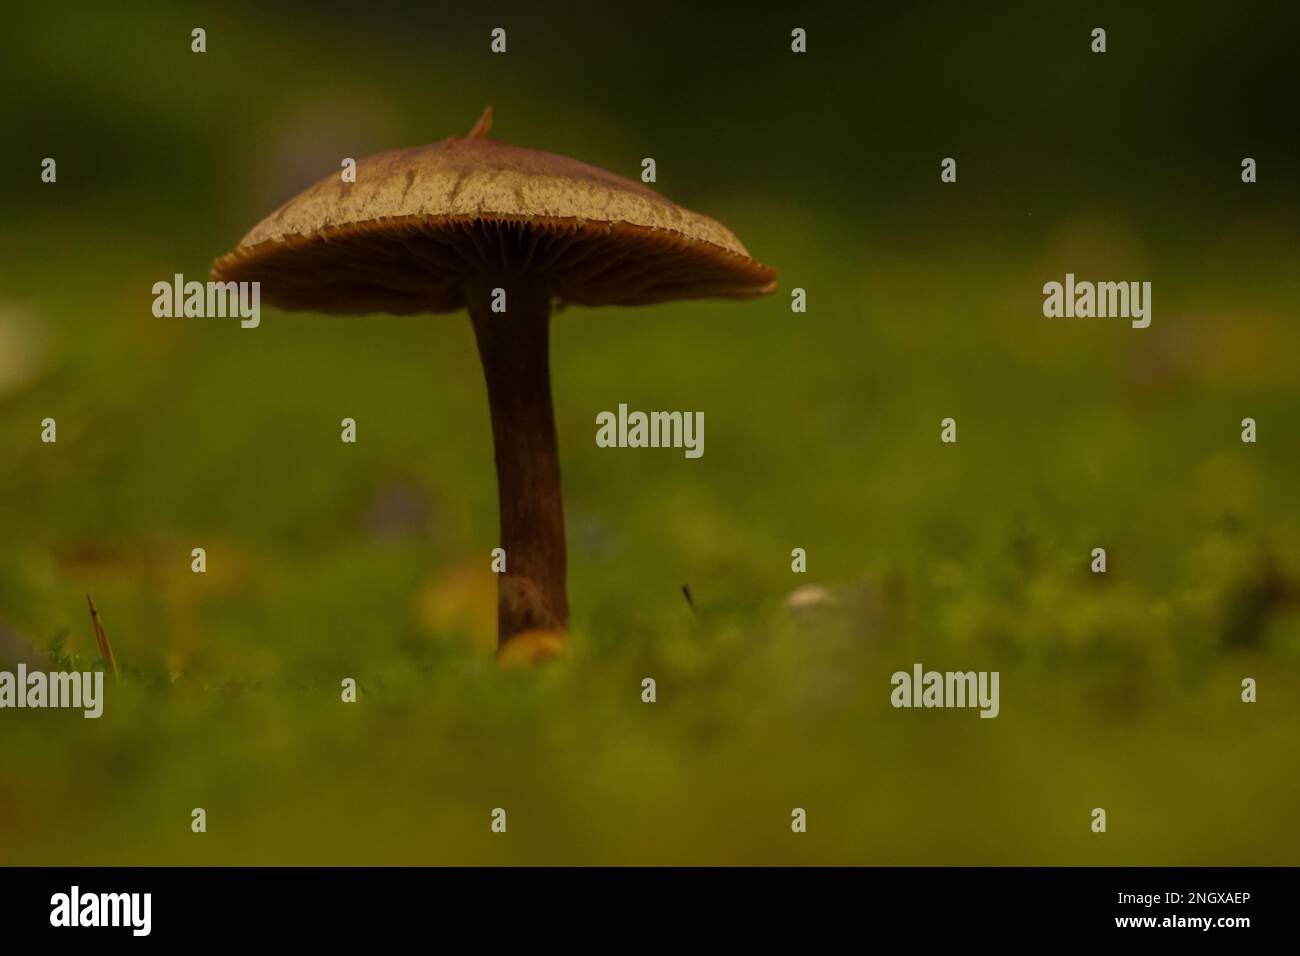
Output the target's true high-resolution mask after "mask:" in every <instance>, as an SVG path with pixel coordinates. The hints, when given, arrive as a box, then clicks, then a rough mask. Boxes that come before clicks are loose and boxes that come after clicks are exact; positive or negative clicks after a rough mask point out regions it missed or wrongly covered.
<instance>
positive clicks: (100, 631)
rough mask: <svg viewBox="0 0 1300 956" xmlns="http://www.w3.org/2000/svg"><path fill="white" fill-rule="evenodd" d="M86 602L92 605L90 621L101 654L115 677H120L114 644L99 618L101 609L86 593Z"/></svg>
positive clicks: (115, 678)
mask: <svg viewBox="0 0 1300 956" xmlns="http://www.w3.org/2000/svg"><path fill="white" fill-rule="evenodd" d="M86 603H87V604H89V605H90V623H91V624H92V625H94V628H95V641H96V642H97V643H98V644H99V656H100V657H102V658H104V663H106V664H108V666H109V667H111V668H112V669H113V679H114V680H117V679H118V673H117V658H115V657H114V656H113V645H112V644H110V643H108V635H107V634H105V633H104V624H103V622H102V621H100V619H99V611H98V610H96V608H95V602H94V601H92V600H91V599H90V595H89V594H87V595H86Z"/></svg>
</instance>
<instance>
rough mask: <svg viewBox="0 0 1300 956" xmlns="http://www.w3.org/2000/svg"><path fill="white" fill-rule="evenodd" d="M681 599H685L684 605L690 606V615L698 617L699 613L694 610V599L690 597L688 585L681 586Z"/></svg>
mask: <svg viewBox="0 0 1300 956" xmlns="http://www.w3.org/2000/svg"><path fill="white" fill-rule="evenodd" d="M682 597H684V598H686V603H687V604H688V605H690V608H691V613H692V614H694V615H695V616H696V617H699V616H700V612H699V611H697V610H696V609H695V598H693V597H691V586H690V585H689V584H683V585H682Z"/></svg>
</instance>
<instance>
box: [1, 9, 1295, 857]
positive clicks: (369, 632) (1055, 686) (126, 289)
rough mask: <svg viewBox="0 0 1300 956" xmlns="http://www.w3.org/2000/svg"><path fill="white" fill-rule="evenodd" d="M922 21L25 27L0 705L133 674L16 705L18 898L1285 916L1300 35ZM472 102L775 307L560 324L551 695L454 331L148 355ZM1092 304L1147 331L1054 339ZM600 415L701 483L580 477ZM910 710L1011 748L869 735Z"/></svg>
mask: <svg viewBox="0 0 1300 956" xmlns="http://www.w3.org/2000/svg"><path fill="white" fill-rule="evenodd" d="M842 6H843V7H845V8H847V6H848V5H847V4H845V5H842ZM897 6H898V8H897V9H889V10H867V11H856V12H855V11H850V10H848V9H837V7H836V6H831V5H826V6H822V7H818V6H801V7H798V8H794V7H791V8H789V9H784V10H782V9H779V8H777V7H775V6H773V7H767V8H764V9H761V10H754V9H745V8H744V7H741V6H729V5H707V6H706V5H701V4H684V3H680V4H679V3H658V4H654V5H651V6H644V5H643V6H637V7H634V8H628V9H617V8H614V7H611V6H609V5H590V6H582V5H569V6H567V7H565V8H564V9H563V10H562V11H561V10H558V9H557V10H550V11H547V10H542V9H540V8H539V7H538V6H537V5H528V6H524V5H517V8H515V9H511V8H510V7H509V6H508V5H496V6H495V9H494V10H493V11H492V12H490V13H489V12H480V11H477V10H473V11H471V10H468V9H466V5H462V4H437V3H435V4H419V5H415V4H412V5H410V6H409V7H405V6H388V5H385V4H378V3H369V4H351V3H347V4H345V3H327V4H317V3H313V4H307V3H301V4H288V5H280V6H272V5H268V4H251V3H250V4H243V3H222V4H213V3H209V4H195V5H190V6H185V5H176V6H174V7H172V8H171V9H169V10H167V11H161V10H155V11H146V10H144V9H136V10H130V9H116V10H114V9H108V8H107V6H106V5H103V4H98V3H89V2H85V3H72V4H62V5H58V6H57V7H55V6H46V5H40V6H37V5H27V6H23V7H14V8H11V9H7V10H6V12H5V24H4V28H3V30H0V90H3V93H0V131H2V135H0V141H2V142H3V148H2V149H0V210H2V211H0V222H2V223H3V227H2V228H0V254H2V259H0V261H2V262H3V266H0V659H2V658H4V657H6V656H7V657H8V658H9V659H14V658H17V657H19V656H26V657H28V658H31V659H34V660H43V661H44V662H46V663H47V664H49V666H52V667H53V666H67V665H75V666H82V667H91V666H99V665H98V654H97V652H96V649H95V642H94V637H93V632H92V630H91V623H90V620H89V616H88V614H87V613H86V607H85V594H86V593H87V592H89V593H91V594H93V595H94V598H95V601H96V603H97V605H98V607H99V610H100V613H101V615H102V617H103V621H104V624H105V627H106V629H107V632H108V635H109V638H110V640H111V641H112V643H113V647H114V649H115V652H116V654H117V657H118V660H119V661H120V663H121V665H122V669H123V674H122V679H121V681H120V682H119V683H117V684H112V682H111V681H110V686H109V691H108V693H109V696H108V700H107V705H106V710H105V715H104V717H103V718H102V719H100V720H98V721H88V720H83V719H82V717H81V715H80V713H75V712H57V711H43V712H41V711H37V712H33V711H0V864H109V863H115V864H122V863H129V864H147V863H181V864H189V863H195V864H197V863H219V864H236V863H255V864H269V863H302V864H334V863H338V864H344V863H347V864H362V863H371V864H388V863H402V864H423V863H534V864H536V863H652V864H661V863H706V864H707V863H745V864H766V863H867V864H932V863H956V864H966V863H993V864H1004V863H1006V864H1009V863H1031V864H1056V863H1082V864H1104V863H1151V864H1192V863H1198V864H1214V863H1217V864H1229V863H1231V864H1292V865H1294V864H1297V863H1300V829H1298V828H1297V826H1296V822H1295V818H1294V812H1295V807H1296V806H1297V803H1298V802H1300V762H1298V761H1297V759H1296V756H1297V752H1298V749H1300V727H1298V724H1297V720H1298V716H1297V708H1296V700H1297V693H1298V692H1300V633H1298V632H1300V603H1298V602H1300V504H1298V503H1297V500H1296V476H1297V474H1298V473H1300V441H1297V438H1298V437H1300V416H1298V415H1297V397H1298V396H1300V383H1298V381H1297V374H1296V370H1297V357H1298V356H1300V351H1298V349H1300V327H1298V325H1297V322H1296V313H1297V302H1300V269H1297V267H1296V266H1297V251H1298V243H1297V221H1298V220H1297V211H1298V207H1300V203H1298V202H1297V198H1298V197H1300V168H1298V164H1297V162H1296V157H1297V155H1300V154H1298V152H1297V146H1298V142H1297V140H1298V138H1300V133H1298V129H1297V125H1296V123H1295V95H1294V94H1295V80H1294V53H1295V40H1294V37H1295V31H1296V27H1297V23H1296V17H1295V16H1294V15H1293V14H1289V13H1287V12H1285V10H1286V8H1285V6H1284V5H1282V4H1277V5H1271V6H1270V5H1252V4H1236V5H1233V6H1232V7H1226V6H1205V7H1200V8H1198V7H1196V6H1194V5H1190V6H1179V7H1177V8H1174V7H1167V8H1161V9H1159V10H1152V11H1145V12H1143V11H1138V10H1133V9H1130V5H1129V4H1093V3H1089V4H1081V3H1079V4H1066V5H1058V4H1053V5H1051V9H1042V10H1033V9H1028V8H1027V7H1026V6H1023V5H1019V4H1015V5H1008V6H1007V7H1005V8H1001V9H983V8H982V5H979V8H977V6H976V5H969V8H967V7H963V6H935V5H925V7H924V9H916V10H913V9H903V7H904V6H906V5H897ZM918 6H919V5H918ZM1042 6H1044V7H1046V6H1047V5H1042ZM196 26H202V27H203V28H205V29H206V31H207V44H208V52H207V53H205V54H202V55H196V54H193V53H191V52H190V30H191V29H192V28H194V27H196ZM496 26H502V27H505V28H506V29H507V31H508V44H509V46H508V49H509V52H508V53H507V54H506V55H504V56H494V55H492V54H491V53H490V52H489V50H488V42H489V32H490V30H491V29H492V28H493V27H496ZM796 26H800V27H803V28H805V29H806V30H807V31H808V37H809V39H808V46H809V52H808V53H807V54H806V55H803V56H796V55H794V54H792V53H791V52H790V49H789V37H790V30H791V29H792V28H793V27H796ZM1095 26H1102V27H1105V28H1106V29H1107V31H1108V47H1109V49H1108V52H1107V53H1106V54H1104V55H1094V54H1092V53H1091V52H1090V51H1089V33H1090V31H1091V29H1092V28H1093V27H1095ZM488 103H491V104H492V105H493V106H494V108H495V113H496V123H495V127H494V135H496V136H497V137H498V138H500V139H503V140H505V141H508V142H513V143H518V144H520V145H525V146H530V147H535V148H540V149H547V150H551V151H554V152H558V153H563V154H566V155H571V156H575V157H577V158H579V159H582V160H585V161H588V162H591V163H594V164H596V165H599V166H602V167H605V168H608V169H611V170H613V171H615V172H619V173H621V174H623V175H625V176H629V177H633V178H635V177H636V176H637V175H638V174H639V171H640V161H641V159H642V157H645V156H653V157H654V158H655V159H656V161H657V164H658V175H659V179H658V183H657V188H658V189H659V190H660V191H662V192H663V193H664V194H666V195H667V196H669V197H670V198H672V199H674V200H675V201H677V202H680V203H682V204H683V205H686V206H689V207H691V208H694V209H697V210H699V211H701V212H704V213H706V214H708V215H711V216H714V217H716V218H718V219H720V220H722V221H723V222H725V223H727V224H728V225H729V226H730V227H731V228H732V229H734V230H735V232H736V233H737V234H738V235H739V236H740V238H741V239H742V241H743V242H744V243H745V244H746V245H747V246H748V247H749V249H750V251H751V252H752V253H753V254H754V255H755V256H756V257H757V258H759V259H761V260H763V261H764V262H767V263H770V264H772V265H774V266H776V267H777V268H778V269H779V271H780V286H781V287H780V289H779V290H778V291H777V293H776V294H775V295H773V296H770V297H768V298H766V299H764V300H760V301H756V302H748V303H735V302H693V303H677V304H671V305H664V306H656V307H649V308H642V309H602V310H582V309H569V310H565V311H564V312H562V313H561V314H560V315H559V316H558V317H557V319H556V321H555V324H554V330H553V342H552V360H551V361H552V370H553V381H554V387H555V392H556V394H555V400H556V414H557V419H558V422H557V424H558V427H559V432H560V441H561V457H562V461H563V468H564V481H565V493H566V509H567V520H568V532H569V555H570V572H569V573H570V581H569V589H570V600H571V604H572V608H573V615H574V652H573V654H572V656H571V658H570V659H569V660H568V661H567V662H565V663H562V664H559V665H556V666H552V667H549V668H546V669H544V670H542V671H539V672H533V673H513V672H511V673H502V672H500V671H498V669H497V668H496V666H495V664H494V660H493V656H492V652H491V644H492V641H493V629H494V627H493V625H494V621H493V618H494V591H495V578H494V576H493V575H492V573H491V571H490V569H489V552H490V550H491V549H492V548H493V547H494V546H495V544H496V532H497V513H496V487H495V478H494V472H493V465H492V454H491V441H490V429H489V423H488V412H487V402H486V397H485V393H484V386H483V382H482V377H481V370H480V368H479V363H478V360H477V357H476V353H475V348H474V341H473V336H472V334H471V330H470V326H469V322H468V320H467V319H466V318H465V317H464V316H441V317H436V318H435V317H405V318H394V317H385V316H367V317H355V318H353V317H325V316H318V315H311V314H301V313H281V312H277V311H275V310H273V309H270V308H267V309H265V310H264V314H263V319H262V326H261V327H260V328H258V329H256V330H242V329H240V328H239V327H238V323H237V322H235V321H231V320H221V319H170V320H169V319H156V318H154V317H153V316H152V314H151V311H150V307H151V304H152V293H151V286H152V284H153V283H154V282H156V281H159V280H169V279H170V277H171V276H172V275H173V274H174V273H176V272H181V273H183V274H184V275H185V276H186V277H187V278H198V279H203V278H206V273H207V270H208V267H209V265H210V264H211V261H212V260H213V259H214V258H215V257H217V256H218V255H220V254H222V253H224V252H226V251H227V250H228V249H230V248H231V247H233V245H234V244H235V243H236V242H237V241H238V239H239V238H240V237H241V236H242V235H243V234H244V232H245V231H246V230H247V229H248V228H250V227H251V226H252V225H253V224H254V223H255V222H256V221H257V220H259V219H260V218H261V217H262V216H263V215H265V214H266V213H268V212H269V211H271V210H272V209H273V208H274V207H275V206H276V205H277V204H279V203H280V202H282V201H283V200H285V199H287V198H288V197H289V196H291V195H292V194H294V193H295V192H296V191H298V190H299V189H301V188H303V187H304V186H306V185H308V184H310V183H311V182H314V181H315V180H317V179H320V178H322V177H324V176H326V175H331V174H337V171H338V168H339V162H340V159H341V158H342V157H344V156H352V157H360V156H364V155H367V154H369V153H372V152H376V151H379V150H383V149H390V148H395V147H400V146H408V145H415V144H419V143H425V142H430V141H433V140H436V139H441V138H443V137H445V136H448V135H453V134H462V133H464V132H465V131H467V130H468V129H469V127H470V125H471V124H472V123H473V122H474V120H475V118H476V117H477V116H478V115H479V113H480V112H481V110H482V108H483V107H484V105H486V104H488ZM46 156H51V157H54V158H56V159H57V162H58V182H57V184H56V185H46V184H42V183H41V182H40V175H39V174H40V163H41V160H42V159H43V158H44V157H46ZM946 156H953V157H955V158H956V159H957V160H958V182H957V183H956V184H955V185H941V184H940V182H939V162H940V160H941V159H942V158H943V157H946ZM1244 156H1251V157H1254V158H1255V159H1256V160H1257V161H1258V164H1259V182H1258V183H1256V184H1254V185H1249V186H1247V185H1243V184H1242V183H1241V181H1240V162H1241V159H1242V157H1244ZM1067 271H1068V272H1074V273H1076V274H1077V275H1078V276H1079V278H1080V279H1094V280H1150V281H1151V282H1152V283H1153V321H1152V325H1151V327H1150V328H1149V329H1146V330H1137V329H1131V328H1129V326H1128V323H1127V322H1124V321H1121V320H1112V319H1093V320H1083V319H1080V320H1049V319H1045V318H1044V317H1043V315H1042V312H1041V307H1042V294H1041V287H1042V284H1043V283H1044V282H1047V281H1049V280H1053V279H1055V280H1057V281H1060V280H1061V279H1062V278H1063V276H1064V274H1065V273H1066V272H1067ZM796 286H798V287H802V288H805V289H807V291H808V312H807V313H806V314H803V315H796V314H792V313H791V311H790V299H789V295H790V291H789V290H790V289H791V288H793V287H796ZM620 402H627V403H628V404H629V406H630V407H631V408H634V409H643V410H651V409H688V410H701V411H703V412H704V413H705V418H706V426H707V427H706V432H705V435H706V445H705V454H704V457H703V458H701V459H699V460H688V459H686V458H684V457H683V456H682V454H681V453H680V452H677V451H655V450H627V451H619V452H612V451H609V450H602V449H598V448H597V447H596V446H595V443H594V435H595V416H596V414H597V412H599V411H602V410H606V409H614V408H616V407H617V405H618V403H620ZM47 416H48V417H53V418H55V419H57V422H58V442H57V444H55V445H47V444H42V443H41V442H40V440H39V436H40V422H41V420H42V419H43V418H45V417H47ZM345 416H350V417H354V418H355V419H356V420H357V422H358V438H359V440H358V443H357V444H356V445H345V444H343V443H341V442H340V441H339V421H340V419H341V418H343V417H345ZM947 416H951V417H953V418H955V419H956V420H957V423H958V436H959V441H958V443H957V444H956V445H942V444H940V442H939V422H940V420H941V419H942V418H944V417H947ZM1246 416H1251V417H1254V418H1255V419H1256V420H1257V421H1258V423H1259V442H1258V443H1257V444H1255V445H1246V444H1243V443H1242V442H1241V441H1240V421H1241V419H1242V418H1244V417H1246ZM194 547H205V548H206V549H207V554H208V572H207V573H206V574H205V575H196V574H192V573H191V572H190V569H189V568H190V549H191V548H194ZM794 547H803V548H805V549H807V553H808V572H807V574H804V575H796V574H792V573H791V569H790V551H791V549H792V548H794ZM1094 547H1105V548H1106V549H1107V551H1108V555H1109V572H1108V573H1107V574H1106V575H1104V576H1098V575H1093V574H1091V573H1090V572H1089V560H1090V551H1091V549H1092V548H1094ZM682 585H689V587H690V589H691V591H692V593H693V595H694V598H695V602H696V604H697V607H698V615H694V614H692V612H691V609H690V608H689V607H688V606H687V604H686V602H685V600H684V599H683V597H682V594H681V591H680V589H681V587H682ZM803 585H816V586H817V587H818V588H820V589H822V592H821V593H822V594H823V595H824V597H823V599H822V600H821V601H820V602H818V603H816V605H815V606H813V607H805V608H802V609H800V608H796V607H792V602H791V600H790V595H791V593H792V592H793V591H795V589H796V588H799V587H800V586H803ZM914 661H922V662H924V664H925V665H926V666H927V667H929V668H935V669H939V670H968V669H975V670H998V671H1000V672H1001V675H1002V679H1001V691H1002V694H1001V716H999V717H998V718H997V719H996V720H980V719H978V717H977V716H976V713H975V712H974V711H968V710H930V711H917V710H894V709H892V708H891V707H890V706H889V691H890V689H891V688H890V684H889V676H890V674H891V673H892V672H893V671H895V670H898V669H908V668H910V666H911V664H912V663H913V662H914ZM3 663H4V661H3V660H0V664H3ZM346 676H353V677H356V678H357V679H358V681H359V682H360V684H361V686H362V688H363V691H362V694H361V698H360V702H359V703H358V704H356V705H355V706H345V705H343V704H341V703H340V702H339V689H338V688H339V681H340V680H341V679H342V678H343V677H346ZM1246 676H1250V677H1254V678H1255V679H1256V680H1257V681H1258V682H1259V701H1258V703H1255V704H1249V705H1248V704H1243V703H1242V702H1241V701H1240V682H1241V680H1242V678H1243V677H1246ZM643 677H654V678H655V679H656V680H657V682H658V698H659V699H658V702H657V703H656V704H654V705H646V704H643V703H641V700H640V682H641V680H642V678H643ZM796 806H797V807H803V808H806V809H807V811H808V819H809V830H808V833H807V834H804V835H798V836H796V835H794V834H792V833H791V832H790V827H789V820H790V810H791V808H792V807H796ZM193 807H204V808H205V809H206V810H207V813H208V831H209V832H207V833H206V834H203V835H196V834H193V833H191V832H190V826H189V825H190V810H191V808H193ZM494 807H504V808H506V809H507V811H508V813H509V832H508V834H507V835H505V836H500V835H493V834H491V833H490V832H489V813H490V811H491V810H492V808H494ZM1093 807H1104V808H1105V809H1106V810H1107V813H1108V815H1109V821H1108V822H1109V832H1107V833H1106V834H1105V835H1096V834H1093V833H1092V832H1091V831H1090V829H1089V824H1090V816H1089V814H1090V811H1091V809H1092V808H1093Z"/></svg>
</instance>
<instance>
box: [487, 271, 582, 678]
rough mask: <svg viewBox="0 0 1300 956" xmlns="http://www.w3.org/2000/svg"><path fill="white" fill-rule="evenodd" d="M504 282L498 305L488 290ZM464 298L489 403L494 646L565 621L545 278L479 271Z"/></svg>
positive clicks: (561, 505)
mask: <svg viewBox="0 0 1300 956" xmlns="http://www.w3.org/2000/svg"><path fill="white" fill-rule="evenodd" d="M497 289H501V290H504V292H505V311H504V312H494V311H492V305H493V301H494V296H497V297H499V293H495V292H494V290H497ZM465 298H466V301H467V304H468V307H469V314H470V318H471V320H472V321H473V323H474V337H475V338H476V339H477V340H478V353H479V358H480V359H481V360H482V362H483V373H484V377H485V378H486V380H487V392H488V405H489V406H490V408H491V412H492V446H493V450H494V452H495V455H496V465H497V494H498V499H499V505H500V509H501V547H502V548H503V549H504V550H505V553H506V570H505V573H503V574H501V575H500V576H499V578H498V581H497V650H498V652H500V651H501V650H502V649H503V648H505V646H506V644H507V643H508V642H509V641H510V640H511V638H513V637H515V636H517V635H519V634H521V633H523V632H525V631H536V630H542V631H566V630H567V629H568V626H569V599H568V596H567V594H566V591H565V584H564V575H565V551H564V500H563V497H562V495H561V492H560V457H559V452H558V450H557V448H556V442H555V417H554V413H553V411H552V407H551V376H550V353H549V338H550V321H551V288H550V282H549V280H548V279H547V278H546V277H545V276H537V275H493V276H482V277H478V278H477V279H475V280H472V281H470V282H468V283H467V284H466V289H465Z"/></svg>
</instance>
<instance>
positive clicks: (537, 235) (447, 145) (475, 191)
mask: <svg viewBox="0 0 1300 956" xmlns="http://www.w3.org/2000/svg"><path fill="white" fill-rule="evenodd" d="M490 125H491V111H490V110H489V111H488V112H485V113H484V115H483V118H482V119H480V120H479V122H478V124H476V125H475V128H474V130H473V131H471V133H470V134H469V135H468V136H464V137H452V138H450V139H445V140H442V141H441V142H438V143H433V144H430V145H428V146H417V147H415V148H412V149H399V150H393V151H391V152H386V153H379V154H376V155H374V156H370V157H367V158H365V159H362V160H359V161H358V162H357V171H356V172H357V177H356V178H357V181H356V182H355V183H345V182H341V181H340V177H339V175H338V174H333V175H330V176H328V177H326V178H325V179H323V180H321V181H320V182H319V183H317V184H316V185H314V186H312V187H310V188H309V189H307V190H305V191H304V192H302V193H300V194H299V195H298V196H296V197H294V198H293V199H291V200H289V201H288V202H287V203H285V204H284V205H283V206H281V207H280V208H279V209H278V210H276V211H275V212H274V213H272V214H271V215H270V216H268V217H267V218H266V219H264V220H263V221H262V222H260V223H258V224H257V225H256V226H255V227H254V228H253V230H252V231H251V232H249V234H248V235H247V236H245V237H244V238H243V240H241V241H240V243H239V245H238V246H236V247H235V249H234V251H232V252H230V253H229V254H227V255H225V256H223V257H222V258H220V259H218V260H217V261H216V262H215V263H214V264H213V267H212V277H213V278H214V279H217V280H220V281H226V282H229V281H253V280H259V281H261V283H262V295H263V297H264V298H265V299H266V300H267V301H268V302H271V303H273V304H275V305H278V306H280V307H281V308H285V309H314V310H316V311H320V312H344V313H364V312H391V313H399V314H405V313H414V312H449V311H454V310H456V309H460V308H462V307H463V306H464V305H465V301H464V281H465V278H466V276H468V275H475V274H482V273H483V272H484V271H494V270H501V269H504V270H508V271H527V270H533V269H535V270H543V271H545V272H546V273H547V274H548V275H549V276H550V279H551V289H552V293H553V295H554V296H555V297H556V298H558V299H561V300H563V301H567V302H573V303H577V304H580V305H645V304H650V303H654V302H664V301H668V300H670V299H686V298H699V297H704V296H727V297H749V296H756V295H762V294H764V293H767V292H771V291H772V290H773V289H774V288H775V275H776V273H775V271H774V270H773V269H771V268H769V267H767V266H765V265H763V264H761V263H759V262H756V261H755V260H754V259H753V258H751V257H750V255H749V253H748V252H747V251H746V250H745V247H744V246H743V245H741V244H740V240H738V239H737V238H736V237H735V235H733V234H732V233H731V231H730V230H728V229H727V228H726V227H725V226H723V225H721V224H720V223H718V222H715V221H714V220H712V219H710V218H708V217H707V216H702V215H700V214H699V213H695V212H692V211H690V210H689V209H683V208H682V207H680V206H678V205H676V204H674V203H672V202H670V201H668V200H667V199H665V198H664V197H662V196H660V195H659V194H658V193H656V192H654V191H653V190H651V189H648V188H646V187H645V186H643V185H642V184H640V183H637V182H633V181H632V180H629V179H625V178H623V177H622V176H616V175H614V174H613V173H610V172H607V171H606V170H603V169H598V168H597V167H595V166H589V165H587V164H586V163H580V162H578V161H577V160H574V159H569V158H567V157H564V156H557V155H555V154H553V153H545V152H541V151H539V150H533V149H523V148H521V147H518V146H510V145H507V144H505V143H500V142H497V141H495V140H491V139H488V138H486V136H485V134H486V132H487V129H488V128H489V127H490Z"/></svg>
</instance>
